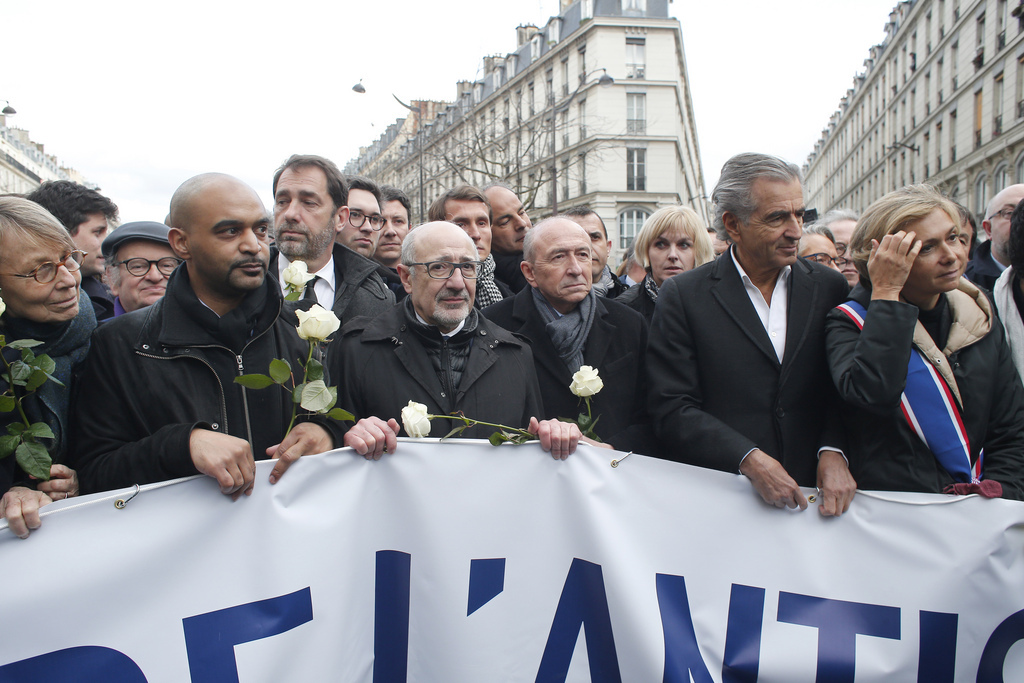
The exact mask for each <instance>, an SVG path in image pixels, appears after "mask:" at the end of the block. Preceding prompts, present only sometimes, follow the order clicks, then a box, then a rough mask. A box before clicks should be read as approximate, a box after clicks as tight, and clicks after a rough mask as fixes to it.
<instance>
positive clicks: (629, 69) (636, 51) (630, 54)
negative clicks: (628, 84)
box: [626, 38, 647, 78]
mask: <svg viewBox="0 0 1024 683" xmlns="http://www.w3.org/2000/svg"><path fill="white" fill-rule="evenodd" d="M645 47H646V45H645V42H644V39H643V38H626V78H643V77H644V71H645V70H646V64H647V57H646V51H645Z"/></svg>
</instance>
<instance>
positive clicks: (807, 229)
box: [797, 223, 847, 272]
mask: <svg viewBox="0 0 1024 683" xmlns="http://www.w3.org/2000/svg"><path fill="white" fill-rule="evenodd" d="M797 253H798V255H799V256H800V257H801V258H805V259H807V260H808V261H814V262H815V263H820V264H821V265H823V266H826V267H827V268H831V269H832V270H834V271H836V272H842V271H843V267H844V266H845V265H846V263H847V261H846V259H845V258H843V257H842V256H840V255H839V252H838V251H837V250H836V238H835V235H833V234H832V231H831V230H829V229H828V228H826V227H825V226H824V225H822V224H821V223H811V224H810V225H805V226H804V234H803V235H802V236H801V237H800V246H799V247H798V252H797Z"/></svg>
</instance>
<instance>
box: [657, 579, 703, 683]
mask: <svg viewBox="0 0 1024 683" xmlns="http://www.w3.org/2000/svg"><path fill="white" fill-rule="evenodd" d="M655 587H656V588H657V591H658V609H659V610H660V611H661V630H662V631H663V632H664V635H665V675H664V677H663V679H662V680H663V681H664V683H690V676H691V675H692V676H693V681H694V683H713V681H712V680H711V674H710V673H708V667H707V665H706V664H704V658H703V657H701V654H700V648H699V647H698V646H697V634H696V633H695V632H694V630H693V619H692V618H691V617H690V601H689V600H688V599H687V597H686V580H685V579H683V577H681V576H675V575H673V574H658V575H657V576H656V577H655Z"/></svg>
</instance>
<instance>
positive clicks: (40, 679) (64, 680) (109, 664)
mask: <svg viewBox="0 0 1024 683" xmlns="http://www.w3.org/2000/svg"><path fill="white" fill-rule="evenodd" d="M108 681H117V682H118V683H147V681H146V676H145V675H144V674H143V673H142V669H140V668H139V665H138V664H136V663H135V662H133V661H132V660H131V659H130V658H129V657H128V656H127V655H125V654H124V653H122V652H118V651H117V650H111V649H110V648H108V647H97V646H91V645H90V646H84V647H69V648H67V649H66V650H57V651H56V652H47V653H46V654H45V655H39V656H37V657H30V658H28V659H23V660H21V661H20V662H14V663H12V664H5V665H3V666H0V682H2V683H108Z"/></svg>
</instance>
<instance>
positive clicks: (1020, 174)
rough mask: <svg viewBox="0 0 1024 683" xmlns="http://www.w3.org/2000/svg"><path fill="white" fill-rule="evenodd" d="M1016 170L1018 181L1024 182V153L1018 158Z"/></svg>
mask: <svg viewBox="0 0 1024 683" xmlns="http://www.w3.org/2000/svg"><path fill="white" fill-rule="evenodd" d="M1016 171H1017V182H1018V183H1020V182H1024V154H1022V155H1021V156H1020V157H1018V158H1017V164H1016Z"/></svg>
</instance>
